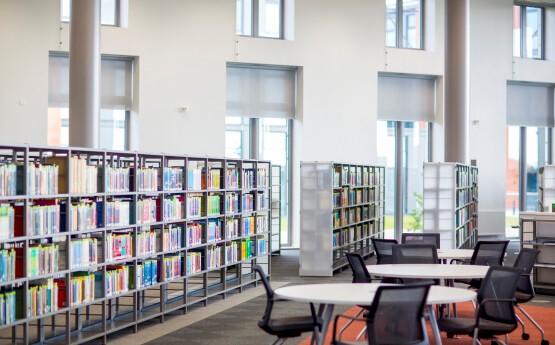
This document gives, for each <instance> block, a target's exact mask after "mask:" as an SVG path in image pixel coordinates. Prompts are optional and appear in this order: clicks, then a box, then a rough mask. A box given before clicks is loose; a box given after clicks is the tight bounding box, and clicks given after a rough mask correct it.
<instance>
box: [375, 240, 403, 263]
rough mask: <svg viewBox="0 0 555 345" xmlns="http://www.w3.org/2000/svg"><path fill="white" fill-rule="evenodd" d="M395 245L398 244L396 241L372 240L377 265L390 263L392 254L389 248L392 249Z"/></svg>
mask: <svg viewBox="0 0 555 345" xmlns="http://www.w3.org/2000/svg"><path fill="white" fill-rule="evenodd" d="M396 244H398V242H397V241H396V240H386V239H378V238H372V246H374V251H375V252H376V257H377V259H378V262H377V263H378V265H385V264H390V263H392V261H393V252H392V249H391V247H393V246H394V245H396Z"/></svg>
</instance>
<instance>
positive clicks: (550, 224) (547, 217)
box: [520, 212, 555, 294]
mask: <svg viewBox="0 0 555 345" xmlns="http://www.w3.org/2000/svg"><path fill="white" fill-rule="evenodd" d="M520 247H521V248H535V249H539V250H540V254H539V255H538V258H537V260H536V263H535V264H534V270H533V272H532V273H533V281H534V288H535V289H536V291H539V292H542V293H549V294H554V293H555V213H550V212H520Z"/></svg>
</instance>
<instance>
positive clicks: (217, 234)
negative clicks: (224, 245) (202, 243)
mask: <svg viewBox="0 0 555 345" xmlns="http://www.w3.org/2000/svg"><path fill="white" fill-rule="evenodd" d="M206 227H207V229H206V242H207V243H211V242H216V241H220V240H221V239H222V236H221V231H220V221H219V220H217V219H210V220H209V221H208V223H207V225H206Z"/></svg>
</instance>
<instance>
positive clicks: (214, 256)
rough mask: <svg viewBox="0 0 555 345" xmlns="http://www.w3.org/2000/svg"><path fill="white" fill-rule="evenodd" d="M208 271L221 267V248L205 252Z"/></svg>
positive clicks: (215, 247) (212, 248) (214, 247)
mask: <svg viewBox="0 0 555 345" xmlns="http://www.w3.org/2000/svg"><path fill="white" fill-rule="evenodd" d="M206 256H207V263H206V264H207V265H208V269H209V270H210V269H214V268H217V267H219V266H221V265H222V247H220V246H213V247H210V248H208V250H207V251H206Z"/></svg>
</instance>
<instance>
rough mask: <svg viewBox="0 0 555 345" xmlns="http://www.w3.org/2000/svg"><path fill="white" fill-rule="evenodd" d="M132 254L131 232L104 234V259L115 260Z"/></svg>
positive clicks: (127, 257) (126, 257)
mask: <svg viewBox="0 0 555 345" xmlns="http://www.w3.org/2000/svg"><path fill="white" fill-rule="evenodd" d="M132 256H133V238H132V236H131V234H118V233H107V234H106V260H107V261H117V260H124V259H129V258H130V257H132Z"/></svg>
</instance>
